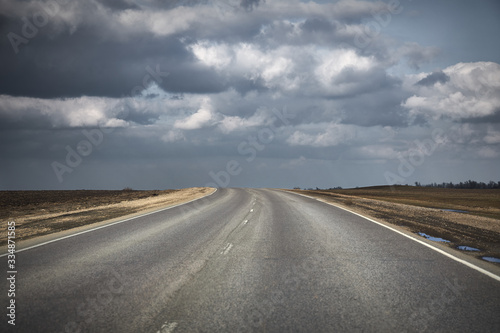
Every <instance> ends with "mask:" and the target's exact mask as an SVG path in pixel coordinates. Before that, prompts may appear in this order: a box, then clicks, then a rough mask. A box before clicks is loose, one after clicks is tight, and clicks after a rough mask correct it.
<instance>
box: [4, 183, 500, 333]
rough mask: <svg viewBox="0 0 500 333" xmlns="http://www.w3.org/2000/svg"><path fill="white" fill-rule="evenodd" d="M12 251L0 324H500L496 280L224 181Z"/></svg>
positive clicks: (388, 327)
mask: <svg viewBox="0 0 500 333" xmlns="http://www.w3.org/2000/svg"><path fill="white" fill-rule="evenodd" d="M2 262H4V267H7V258H6V257H5V256H3V257H2ZM16 263H17V267H16V268H17V274H16V281H15V289H16V297H15V304H16V309H15V312H16V317H15V324H16V325H15V327H13V326H12V325H9V324H8V323H7V321H8V320H9V318H8V317H7V316H6V314H7V311H8V310H6V307H7V306H8V305H9V303H8V302H9V299H10V298H7V290H8V288H9V281H7V282H6V283H4V285H5V287H4V291H2V296H1V297H2V298H1V300H2V304H3V305H2V307H3V309H4V311H5V314H3V315H2V317H3V320H2V321H3V322H2V330H1V331H2V332H7V331H12V332H162V333H164V332H344V331H346V332H352V331H368V332H422V331H443V332H456V331H464V332H500V282H499V281H497V280H495V279H494V278H492V277H490V276H487V275H485V274H482V273H481V272H479V271H477V270H475V269H472V268H470V267H467V266H465V265H463V264H461V263H460V262H457V261H455V260H452V259H450V258H449V257H447V256H445V255H443V254H441V253H438V252H436V251H433V250H432V249H430V248H428V247H425V246H423V245H422V244H420V243H418V242H415V241H413V240H411V239H409V238H407V237H405V236H403V235H401V234H398V233H396V232H394V231H391V230H389V229H387V228H384V227H382V226H380V225H378V224H376V223H373V222H371V221H368V220H366V219H364V218H362V217H360V216H357V215H354V214H351V213H349V212H347V211H345V210H342V209H339V208H337V207H334V206H331V205H327V204H325V203H322V202H319V201H317V200H313V199H310V198H306V197H303V196H299V195H296V194H293V193H288V192H283V191H279V190H267V189H219V190H218V191H217V192H215V193H214V194H212V195H210V196H208V197H206V198H203V199H200V200H197V201H194V202H191V203H188V204H186V205H181V206H178V207H174V208H171V209H167V210H163V211H161V212H157V213H153V214H149V215H146V216H143V217H139V218H135V219H131V220H127V221H124V222H121V223H118V224H113V225H110V226H108V227H105V228H100V229H98V230H93V231H90V232H86V233H82V234H78V235H75V236H73V237H68V238H65V239H61V240H58V241H55V242H52V243H48V244H45V245H42V246H38V247H35V248H31V249H27V250H25V251H21V252H18V253H17V257H16ZM492 267H493V266H492ZM5 271H7V268H5ZM4 281H5V280H4Z"/></svg>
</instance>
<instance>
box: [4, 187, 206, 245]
mask: <svg viewBox="0 0 500 333" xmlns="http://www.w3.org/2000/svg"><path fill="white" fill-rule="evenodd" d="M214 191H215V189H213V188H208V187H195V188H187V189H181V190H164V191H133V190H123V191H93V190H76V191H0V219H1V221H2V224H1V227H0V246H2V245H5V244H6V243H7V222H8V221H15V223H16V242H17V241H21V240H27V239H32V238H35V237H40V236H44V235H49V234H53V233H57V232H62V231H65V230H69V229H74V228H79V227H83V226H88V225H91V224H96V223H99V222H102V221H107V220H111V219H116V218H119V217H126V216H129V215H132V214H137V213H139V212H146V211H153V210H157V209H161V208H166V207H169V206H173V205H177V204H181V203H184V202H187V201H190V200H194V199H197V198H201V197H203V196H205V195H208V194H210V193H212V192H214Z"/></svg>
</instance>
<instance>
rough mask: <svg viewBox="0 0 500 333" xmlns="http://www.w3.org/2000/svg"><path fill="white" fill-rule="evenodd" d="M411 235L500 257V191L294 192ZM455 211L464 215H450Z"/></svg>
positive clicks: (401, 188) (397, 188) (384, 189)
mask: <svg viewBox="0 0 500 333" xmlns="http://www.w3.org/2000/svg"><path fill="white" fill-rule="evenodd" d="M293 191H294V192H299V193H303V194H306V195H310V196H314V197H318V198H320V199H322V200H325V201H327V202H332V203H334V204H337V205H339V206H343V207H345V208H347V209H349V210H352V211H355V212H358V213H360V214H363V215H366V216H370V217H373V218H375V219H379V220H381V221H385V222H388V223H391V224H394V225H397V226H400V227H403V228H404V229H406V230H408V231H410V232H415V233H416V232H423V233H426V234H428V235H431V236H433V237H440V238H444V239H446V240H449V241H450V243H446V244H447V245H448V246H450V247H454V248H456V247H457V246H459V245H465V246H470V247H475V248H479V249H481V251H480V252H468V254H470V255H473V256H475V257H478V258H479V257H482V256H493V257H496V258H500V190H487V189H484V190H466V189H443V188H429V187H414V186H374V187H364V188H356V189H342V190H293ZM443 209H453V210H460V211H466V212H467V213H459V212H452V211H444V210H443Z"/></svg>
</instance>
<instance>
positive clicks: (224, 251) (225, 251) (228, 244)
mask: <svg viewBox="0 0 500 333" xmlns="http://www.w3.org/2000/svg"><path fill="white" fill-rule="evenodd" d="M232 247H233V244H231V243H227V245H226V246H225V247H224V250H222V252H221V253H220V254H223V255H226V254H228V252H229V251H230V250H231V248H232Z"/></svg>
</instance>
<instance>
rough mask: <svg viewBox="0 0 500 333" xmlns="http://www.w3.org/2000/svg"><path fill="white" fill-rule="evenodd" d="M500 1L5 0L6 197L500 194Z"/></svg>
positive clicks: (0, 79)
mask: <svg viewBox="0 0 500 333" xmlns="http://www.w3.org/2000/svg"><path fill="white" fill-rule="evenodd" d="M499 18H500V2H498V1H497V0H484V1H475V0H453V1H452V0H418V1H411V0H399V1H398V0H389V1H357V0H356V1H355V0H341V1H299V0H286V1H285V0H265V1H263V0H261V1H259V0H221V1H215V0H213V1H212V0H199V1H197V0H172V1H160V0H137V1H133V0H88V1H77V0H48V1H32V0H24V1H7V0H0V36H1V39H0V190H28V189H36V190H51V189H123V188H125V187H130V188H133V189H171V188H184V187H193V186H217V187H272V188H293V187H301V188H310V187H312V188H315V187H319V188H330V187H337V186H341V187H344V188H348V187H356V186H372V185H392V184H414V183H415V182H417V181H418V182H420V183H423V184H427V183H432V182H437V183H442V182H460V181H466V180H469V179H472V180H476V181H484V182H488V181H490V180H493V181H500V171H499V170H500V168H499V165H500V43H498V35H499V33H500V19H499Z"/></svg>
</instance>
